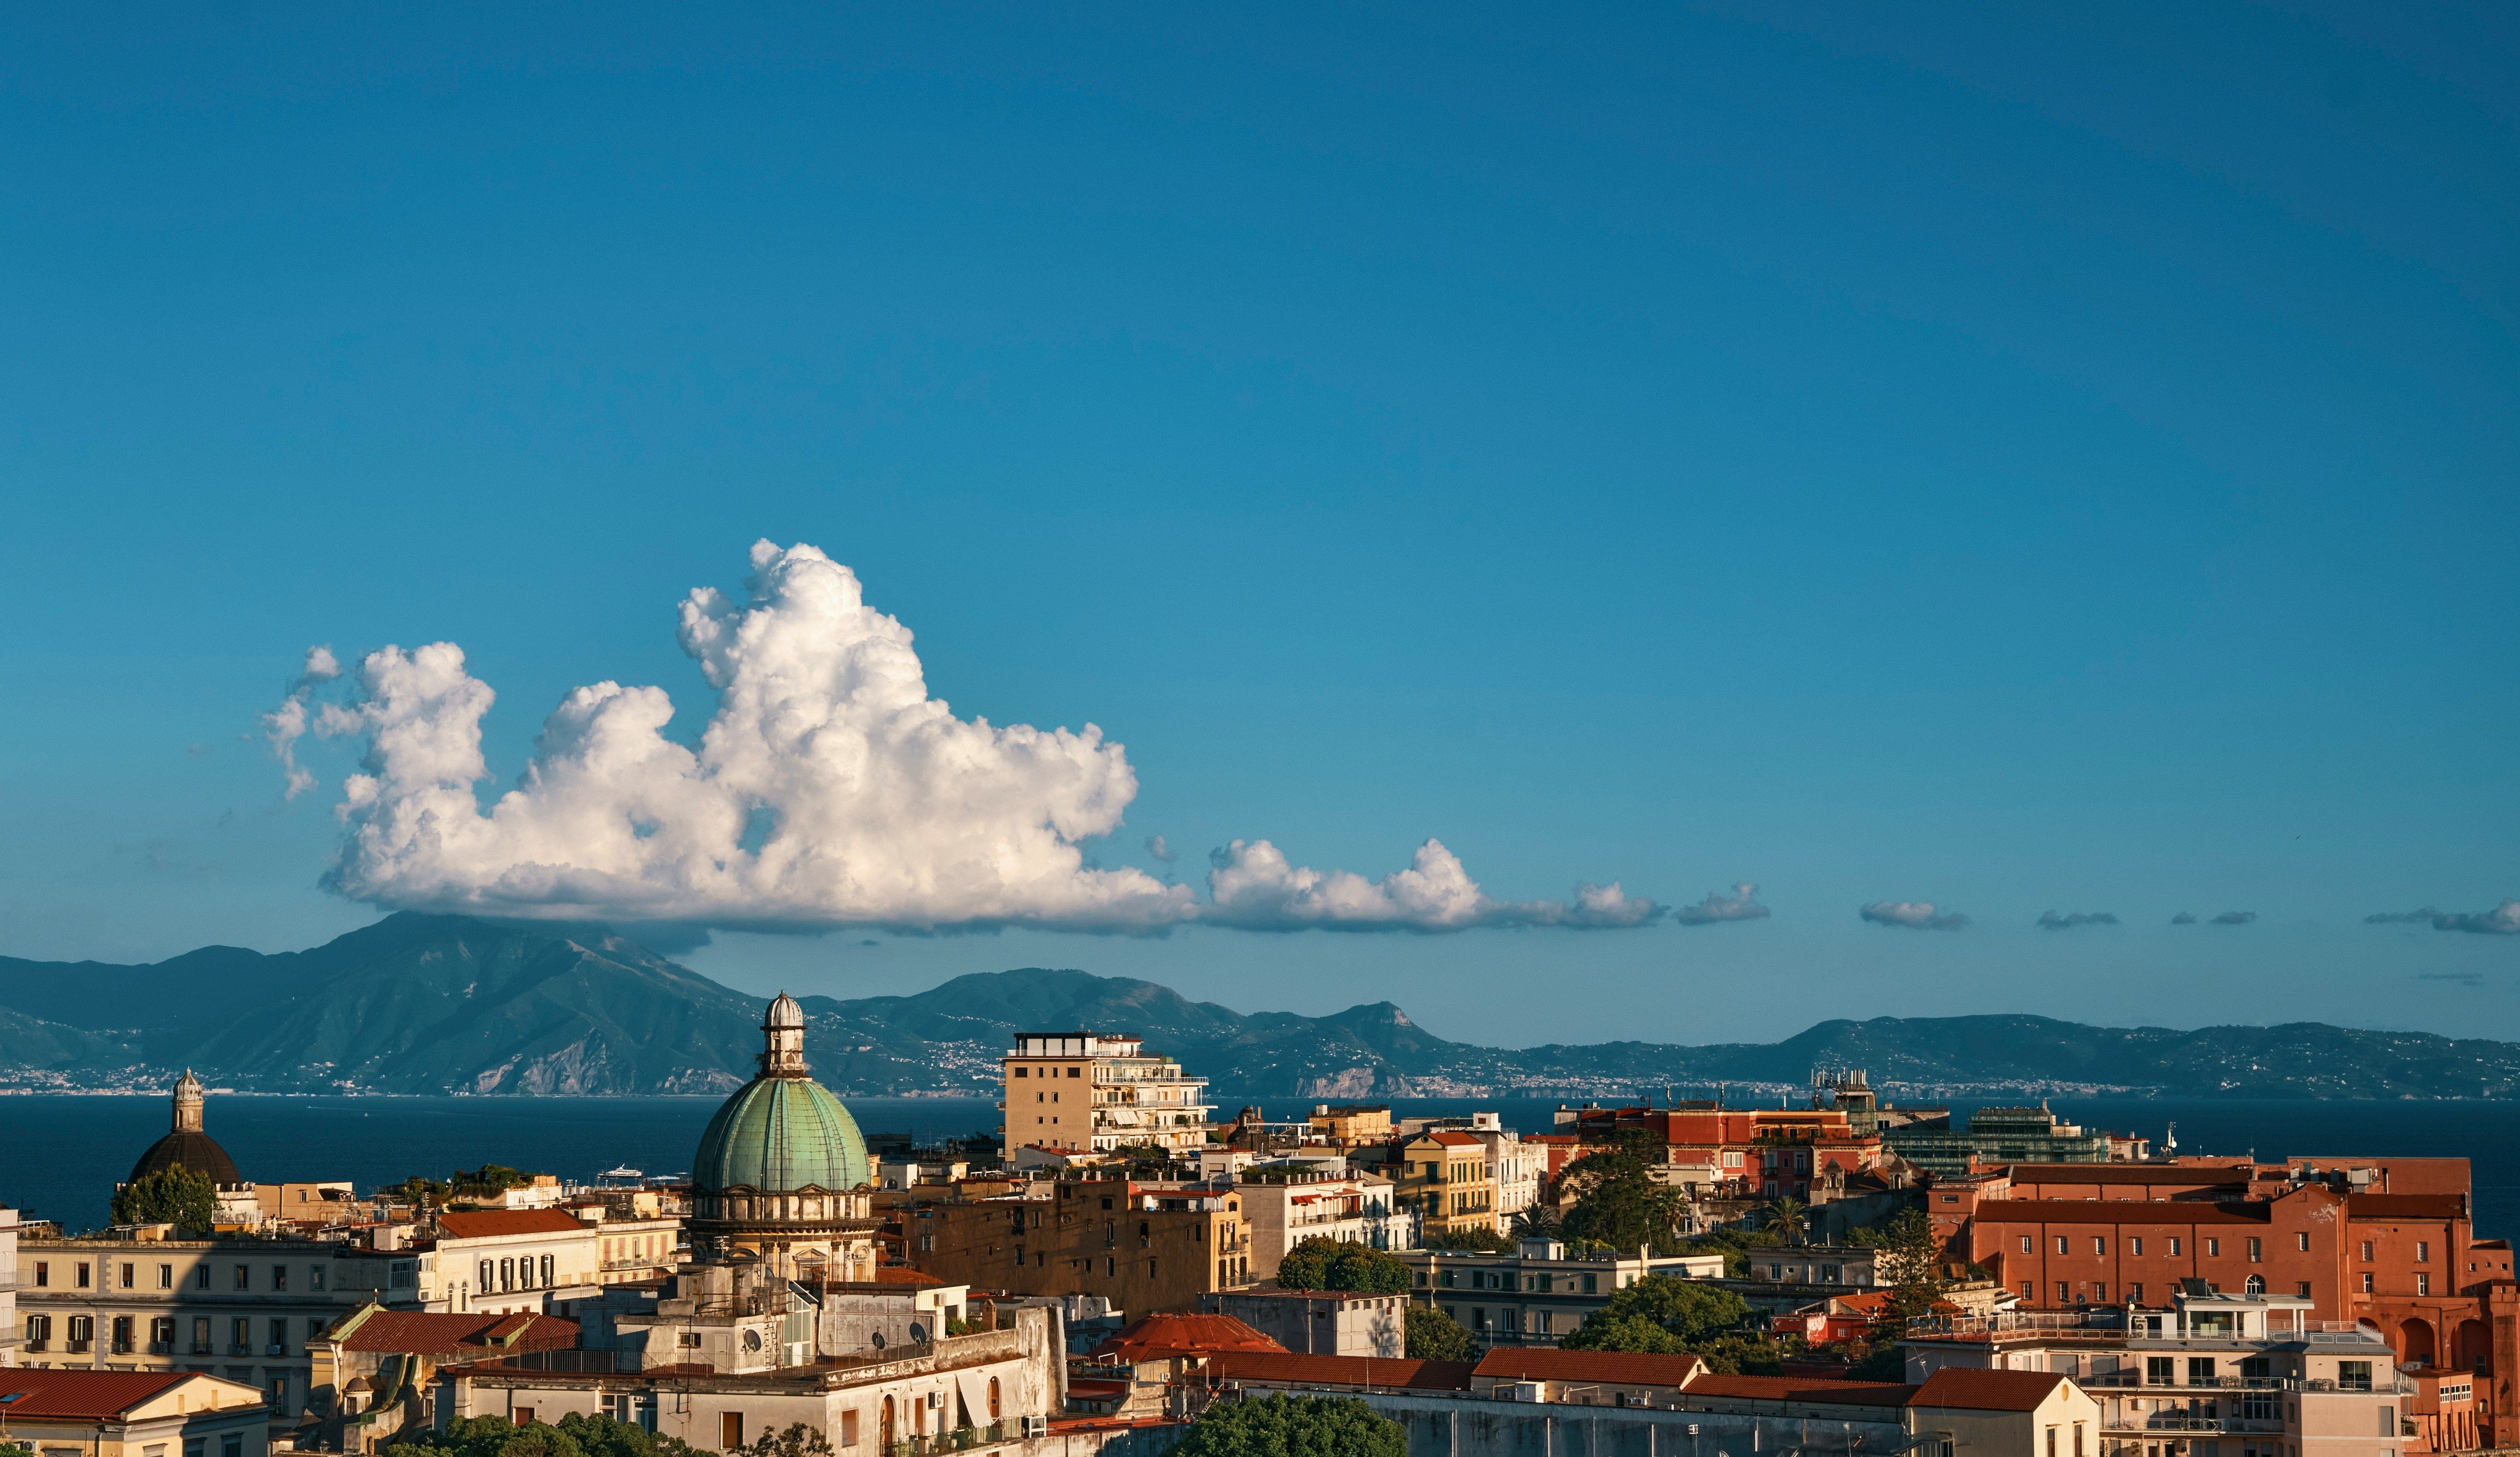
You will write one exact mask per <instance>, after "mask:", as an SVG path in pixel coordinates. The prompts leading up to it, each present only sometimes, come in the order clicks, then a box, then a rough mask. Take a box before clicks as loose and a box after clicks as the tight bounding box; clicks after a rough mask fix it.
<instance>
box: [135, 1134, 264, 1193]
mask: <svg viewBox="0 0 2520 1457" xmlns="http://www.w3.org/2000/svg"><path fill="white" fill-rule="evenodd" d="M176 1168H183V1169H189V1170H193V1171H194V1172H195V1173H206V1174H208V1175H209V1176H210V1182H211V1183H214V1184H217V1185H220V1186H221V1187H226V1186H228V1185H231V1184H241V1183H244V1182H245V1175H244V1174H242V1173H239V1172H237V1167H236V1160H234V1159H231V1158H229V1157H228V1151H227V1150H226V1149H223V1148H221V1147H219V1141H218V1140H217V1139H215V1138H212V1137H211V1136H210V1135H209V1134H207V1133H204V1132H202V1131H200V1130H199V1129H196V1128H178V1129H176V1130H175V1131H174V1132H172V1133H169V1134H167V1135H166V1136H165V1137H163V1138H160V1139H158V1141H157V1142H156V1143H153V1144H151V1145H149V1152H147V1153H145V1154H142V1155H141V1156H140V1162H139V1163H137V1164H134V1165H132V1166H131V1177H130V1178H129V1179H128V1180H126V1182H129V1183H135V1184H136V1183H138V1182H140V1180H141V1179H143V1178H145V1177H147V1176H148V1175H150V1174H153V1173H156V1172H157V1171H158V1170H161V1169H176Z"/></svg>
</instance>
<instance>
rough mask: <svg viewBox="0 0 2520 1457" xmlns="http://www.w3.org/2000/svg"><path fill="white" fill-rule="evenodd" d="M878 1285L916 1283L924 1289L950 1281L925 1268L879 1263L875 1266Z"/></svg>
mask: <svg viewBox="0 0 2520 1457" xmlns="http://www.w3.org/2000/svg"><path fill="white" fill-rule="evenodd" d="M875 1283H877V1285H915V1286H917V1287H919V1288H920V1289H922V1290H926V1289H928V1288H930V1287H932V1286H937V1285H944V1284H948V1283H950V1282H948V1281H944V1280H940V1279H938V1278H936V1277H935V1276H934V1275H931V1274H929V1273H927V1272H926V1271H925V1270H914V1269H912V1268H911V1267H910V1266H908V1265H906V1264H879V1265H877V1266H876V1267H875Z"/></svg>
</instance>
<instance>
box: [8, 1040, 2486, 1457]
mask: <svg viewBox="0 0 2520 1457" xmlns="http://www.w3.org/2000/svg"><path fill="white" fill-rule="evenodd" d="M806 1031H807V1028H806V1018H805V1015H804V1012H803V1010H802V1009H801V1008H800V1007H799V1006H798V1004H797V1003H796V1002H795V1001H794V1000H793V999H792V998H790V997H788V996H787V995H786V994H784V993H783V994H782V995H780V996H779V997H778V998H777V999H776V1000H775V1001H773V1002H772V1003H771V1004H770V1007H769V1009H768V1012H767V1014H766V1015H765V1017H764V1019H763V1022H762V1038H763V1041H762V1052H761V1055H760V1065H759V1073H758V1076H756V1077H755V1078H753V1079H752V1081H751V1082H748V1083H746V1084H744V1085H743V1086H742V1088H741V1089H740V1090H738V1091H737V1092H735V1093H734V1094H733V1095H732V1096H731V1097H729V1098H728V1099H727V1100H726V1102H725V1104H724V1105H723V1106H722V1107H721V1108H720V1109H719V1110H718V1112H717V1114H716V1116H715V1117H714V1118H713V1119H712V1120H711V1121H710V1123H709V1125H708V1126H707V1129H706V1131H705V1132H704V1134H703V1135H702V1137H701V1139H700V1143H699V1146H698V1148H697V1150H696V1152H695V1154H694V1157H693V1161H692V1167H691V1171H690V1173H689V1174H688V1175H687V1176H684V1177H681V1178H677V1179H674V1180H659V1179H651V1178H648V1177H646V1176H644V1175H642V1174H640V1173H639V1172H637V1171H636V1170H613V1171H612V1172H611V1173H610V1174H607V1175H604V1176H601V1177H597V1178H596V1179H595V1180H594V1181H593V1182H575V1181H567V1180H563V1179H562V1178H561V1177H559V1176H556V1175H554V1174H551V1173H542V1172H534V1171H530V1170H513V1169H506V1168H501V1167H499V1166H497V1165H496V1164H494V1163H492V1162H490V1159H491V1158H492V1157H495V1154H496V1150H485V1151H484V1161H483V1164H482V1167H480V1168H479V1169H476V1170H468V1171H465V1172H463V1173H460V1174H458V1175H456V1176H455V1177H453V1178H450V1179H444V1180H431V1179H425V1178H414V1179H411V1180H409V1181H406V1182H405V1183H403V1184H400V1185H395V1186H392V1187H388V1188H382V1189H366V1190H362V1189H357V1188H354V1187H352V1186H351V1185H350V1184H349V1183H348V1182H346V1181H338V1180H335V1181H325V1180H321V1179H316V1180H309V1181H299V1182H291V1181H286V1180H278V1181H275V1180H272V1179H268V1178H261V1177H252V1176H248V1170H241V1169H239V1168H238V1167H237V1165H236V1164H235V1162H234V1161H233V1160H232V1159H231V1158H230V1157H229V1155H228V1154H227V1152H226V1151H225V1150H224V1149H223V1148H222V1147H221V1146H220V1145H219V1143H218V1141H217V1140H216V1138H215V1137H214V1136H213V1135H212V1133H211V1130H210V1122H211V1120H210V1119H209V1116H208V1115H209V1112H210V1109H209V1106H208V1100H207V1099H206V1097H205V1096H204V1090H203V1086H202V1084H201V1083H200V1082H199V1081H198V1080H196V1079H194V1078H193V1077H192V1076H191V1075H190V1074H187V1075H186V1076H185V1078H184V1079H183V1080H182V1081H181V1082H178V1083H177V1084H176V1086H175V1088H174V1091H173V1115H172V1126H171V1128H170V1129H169V1131H168V1132H167V1133H166V1135H165V1136H164V1137H162V1138H160V1139H159V1140H158V1141H157V1142H156V1143H155V1144H153V1145H151V1146H150V1147H149V1148H147V1149H146V1150H143V1151H141V1152H140V1153H139V1156H138V1159H137V1162H136V1163H135V1164H134V1165H133V1167H132V1169H131V1171H130V1173H129V1175H128V1177H127V1178H126V1179H125V1180H123V1181H122V1182H121V1183H120V1184H118V1185H117V1186H116V1188H115V1191H114V1206H113V1215H112V1220H113V1222H112V1224H111V1226H110V1227H108V1228H106V1229H103V1230H98V1231H85V1232H73V1231H71V1230H68V1229H66V1228H64V1227H62V1226H61V1225H60V1224H58V1223H54V1222H47V1221H45V1220H44V1219H43V1218H42V1217H41V1215H42V1214H43V1213H44V1212H43V1211H40V1210H29V1211H24V1212H20V1211H17V1210H12V1209H6V1208H0V1448H10V1447H15V1448H17V1449H20V1450H22V1451H28V1452H34V1453H39V1454H42V1457H266V1454H268V1453H273V1452H309V1453H312V1452H322V1453H390V1454H392V1457H599V1454H601V1457H682V1454H686V1453H689V1452H691V1451H694V1450H697V1451H705V1452H712V1453H725V1454H743V1457H816V1454H823V1453H850V1454H853V1453H857V1452H874V1453H879V1454H881V1457H897V1454H914V1453H919V1454H923V1453H928V1452H939V1451H948V1450H953V1451H962V1450H979V1449H988V1450H1003V1451H1006V1452H1010V1453H1024V1454H1034V1453H1042V1454H1047V1453H1052V1452H1057V1453H1060V1454H1084V1453H1092V1452H1108V1453H1113V1454H1116V1457H1137V1454H1148V1457H1153V1454H1159V1453H1164V1452H1169V1451H1172V1450H1174V1449H1175V1448H1177V1447H1180V1448H1182V1449H1184V1450H1185V1451H1191V1452H1201V1453H1204V1452H1227V1451H1237V1450H1246V1449H1257V1447H1256V1446H1252V1445H1249V1444H1244V1445H1238V1442H1243V1441H1244V1438H1243V1437H1240V1436H1238V1435H1237V1434H1238V1433H1242V1432H1245V1431H1246V1429H1248V1430H1256V1428H1255V1427H1254V1426H1253V1424H1255V1423H1258V1422H1260V1421H1262V1417H1261V1416H1260V1415H1257V1414H1261V1413H1267V1414H1269V1415H1268V1416H1267V1417H1266V1420H1268V1421H1281V1420H1285V1418H1284V1417H1283V1414H1284V1413H1287V1412H1299V1413H1311V1414H1312V1417H1311V1418H1308V1419H1318V1420H1319V1421H1321V1422H1324V1423H1328V1424H1330V1426H1328V1427H1326V1428H1325V1429H1324V1430H1326V1431H1333V1430H1334V1431H1351V1430H1352V1431H1353V1432H1355V1433H1357V1434H1361V1435H1357V1436H1356V1437H1355V1438H1354V1440H1352V1441H1348V1440H1345V1439H1326V1440H1328V1445H1327V1446H1326V1447H1323V1448H1321V1449H1324V1450H1341V1451H1344V1450H1356V1451H1360V1452H1363V1451H1375V1452H1381V1451H1395V1452H1396V1451H1399V1450H1402V1449H1403V1446H1404V1445H1405V1450H1406V1451H1408V1452H1410V1453H1414V1454H1431V1453H1442V1454H1446V1457H1457V1454H1463V1453H1487V1452H1497V1453H1519V1452H1525V1451H1528V1452H1531V1453H1535V1454H1544V1457H1556V1454H1559V1453H1572V1454H1582V1457H1593V1454H1597V1453H1601V1454H1606V1453H1612V1452H1621V1453H1624V1452H1638V1453H1644V1454H1648V1457H1651V1454H1658V1453H1681V1452H1687V1453H1691V1454H1695V1457H1704V1454H1708V1453H1730V1454H1733V1457H1742V1454H1746V1453H1750V1452H1764V1451H1771V1450H1778V1449H1783V1450H1804V1449H1818V1448H1826V1449H1827V1450H1830V1451H1834V1452H1851V1451H1856V1450H1859V1449H1860V1450H1862V1451H1866V1452H1873V1453H1915V1452H1921V1453H1924V1454H1927V1457H1959V1454H1960V1453H1962V1452H1963V1451H1966V1452H1969V1453H1971V1454H1977V1457H1989V1454H2003V1457H2402V1454H2416V1453H2433V1452H2461V1451H2474V1450H2487V1449H2494V1448H2500V1447H2508V1446H2513V1445H2520V1393H2515V1390H2514V1375H2515V1373H2520V1281H2515V1279H2514V1272H2513V1270H2512V1265H2511V1248H2510V1246H2509V1244H2508V1243H2507V1242H2505V1241H2503V1240H2498V1239H2479V1238H2477V1236H2476V1232H2475V1229H2474V1226H2473V1222H2472V1218H2473V1214H2472V1206H2471V1187H2470V1171H2469V1168H2468V1164H2467V1161H2466V1160H2464V1159H2442V1158H2398V1157H2393V1156H2391V1155H2389V1154H2388V1153H2387V1152H2386V1151H2382V1150H2339V1151H2327V1150H2313V1151H2306V1152H2305V1153H2303V1154H2300V1155H2297V1156H2294V1157H2289V1158H2285V1159H2280V1160H2261V1159H2257V1158H2255V1157H2248V1158H2228V1157H2201V1156H2197V1155H2193V1154H2183V1153H2181V1152H2180V1151H2179V1150H2178V1149H2177V1147H2176V1146H2175V1143H2174V1142H2173V1141H2172V1140H2171V1139H2169V1138H2167V1137H2165V1138H2164V1139H2163V1140H2162V1141H2161V1142H2160V1143H2158V1144H2155V1143H2154V1142H2152V1141H2150V1140H2149V1139H2148V1138H2147V1137H2145V1136H2141V1135H2138V1134H2136V1133H2133V1132H2112V1131H2105V1130H2098V1129H2086V1128H2083V1127H2081V1126H2075V1125H2073V1124H2071V1123H2069V1122H2067V1121H2066V1120H2065V1119H2063V1118H2061V1117H2059V1116H2058V1115H2056V1114H2054V1113H2051V1112H2050V1111H2049V1110H2048V1109H2047V1108H2046V1107H2045V1106H2044V1105H2043V1106H2036V1107H2016V1108H1981V1109H1978V1110H1977V1111H1976V1112H1975V1113H1973V1114H1971V1115H1970V1116H1968V1117H1967V1118H1966V1119H1964V1120H1955V1118H1954V1117H1953V1116H1952V1114H1951V1113H1950V1111H1949V1110H1947V1109H1942V1108H1927V1107H1896V1106H1893V1105H1892V1104H1891V1103H1890V1102H1888V1101H1886V1100H1884V1099H1882V1098H1881V1097H1879V1096H1878V1095H1877V1094H1876V1092H1875V1090H1874V1089H1873V1088H1872V1087H1871V1086H1870V1085H1868V1082H1867V1079H1866V1076H1865V1074H1864V1072H1862V1071H1861V1070H1852V1069H1832V1070H1818V1071H1816V1072H1815V1074H1814V1076H1813V1079H1812V1083H1811V1087H1810V1091H1809V1095H1808V1097H1807V1098H1804V1099H1801V1100H1799V1101H1801V1102H1802V1103H1803V1106H1798V1107H1784V1106H1779V1107H1774V1108H1759V1107H1736V1106H1732V1105H1731V1104H1730V1103H1728V1102H1727V1101H1725V1100H1723V1099H1720V1098H1719V1099H1716V1100H1707V1101H1688V1100H1676V1099H1672V1098H1670V1097H1668V1096H1667V1095H1666V1096H1664V1097H1663V1098H1661V1099H1660V1100H1659V1101H1656V1100H1655V1099H1653V1098H1646V1099H1643V1100H1641V1101H1637V1102H1634V1103H1629V1104H1625V1105H1620V1106H1609V1105H1598V1104H1586V1105H1584V1106H1580V1107H1579V1106H1564V1107H1561V1108H1560V1109H1558V1111H1557V1112H1556V1114H1555V1115H1554V1119H1553V1124H1552V1126H1550V1127H1548V1128H1545V1129H1543V1128H1509V1127H1507V1126H1504V1124H1503V1122H1502V1121H1501V1119H1500V1118H1499V1117H1498V1116H1497V1115H1495V1114H1492V1113H1472V1114H1468V1115H1466V1116H1463V1117H1459V1118H1407V1117H1400V1118H1395V1117H1394V1116H1393V1113H1392V1110H1391V1109H1390V1108H1388V1107H1383V1106H1372V1105H1359V1104H1332V1103H1317V1104H1313V1105H1311V1106H1309V1107H1306V1108H1304V1109H1302V1110H1301V1111H1300V1112H1299V1113H1298V1114H1297V1116H1293V1117H1286V1118H1280V1119H1277V1120H1274V1121H1273V1120H1272V1119H1270V1118H1268V1117H1267V1116H1265V1115H1264V1112H1263V1110H1261V1109H1259V1108H1253V1107H1245V1108H1240V1109H1238V1110H1236V1111H1235V1112H1234V1113H1233V1115H1232V1116H1231V1117H1225V1116H1222V1115H1223V1114H1224V1110H1223V1109H1222V1108H1219V1107H1218V1106H1216V1105H1214V1104H1212V1103H1211V1102H1210V1101H1209V1094H1208V1084H1207V1080H1206V1079H1205V1078H1204V1077H1202V1076H1200V1074H1199V1073H1198V1071H1197V1070H1196V1069H1194V1068H1188V1067H1185V1066H1183V1065H1182V1063H1180V1062H1179V1061H1177V1060H1175V1059H1174V1058H1171V1057H1168V1056H1166V1055H1164V1054H1163V1053H1162V1052H1161V1051H1159V1050H1156V1049H1153V1048H1149V1047H1148V1046H1146V1045H1145V1043H1144V1042H1143V1041H1142V1039H1141V1038H1137V1037H1134V1036H1131V1035H1129V1034H1128V1033H1127V1032H1126V1030H1120V1029H1103V1030H1100V1031H1083V1030H1079V1031H1044V1032H1039V1033H1027V1034H1024V1035H1022V1036H1020V1037H1018V1038H1015V1039H1014V1043H1013V1045H1012V1046H1011V1047H1009V1048H1007V1049H1006V1051H1005V1054H1004V1056H1003V1058H1002V1060H1001V1083H1000V1087H1001V1101H1000V1103H999V1107H1000V1108H1001V1109H1002V1110H1003V1114H1004V1121H1003V1123H1002V1125H1001V1126H1000V1127H999V1129H998V1130H997V1132H996V1136H995V1137H994V1138H992V1137H989V1136H986V1135H974V1136H973V1137H970V1138H966V1139H961V1140H954V1141H951V1142H949V1143H947V1144H946V1145H944V1146H941V1147H933V1148H921V1147H914V1146H911V1144H910V1141H909V1140H907V1139H899V1140H889V1139H878V1140H877V1141H876V1142H875V1143H874V1145H873V1146H870V1141H869V1139H868V1138H867V1137H866V1136H865V1135H864V1134H863V1133H862V1132H861V1131H860V1129H859V1127H858V1126H857V1124H856V1122H855V1120H854V1119H853V1118H852V1117H851V1116H850V1114H849V1112H848V1110H847V1109H846V1108H845V1107H844V1106H843V1105H842V1104H841V1102H840V1100H839V1099H838V1098H836V1097H835V1096H833V1095H832V1093H831V1092H830V1091H829V1090H828V1089H826V1088H825V1087H824V1086H823V1085H822V1084H821V1083H820V1082H816V1081H815V1079H814V1077H813V1075H812V1071H811V1068H810V1067H809V1065H808V1062H807V1047H806ZM1786 1101H1795V1100H1786ZM294 1171H297V1172H317V1171H320V1170H294ZM251 1172H252V1173H254V1174H268V1173H270V1172H272V1170H252V1171H251ZM0 1193H5V1190H4V1189H0ZM5 1203H6V1201H5V1199H0V1204H5ZM1282 1398H1283V1399H1282ZM1305 1403H1310V1404H1305ZM1342 1422H1345V1423H1351V1424H1363V1425H1353V1426H1352V1427H1349V1428H1340V1427H1337V1425H1336V1424H1338V1423H1342ZM1376 1443H1384V1445H1376Z"/></svg>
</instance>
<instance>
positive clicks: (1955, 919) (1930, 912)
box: [1856, 901, 1969, 931]
mask: <svg viewBox="0 0 2520 1457" xmlns="http://www.w3.org/2000/svg"><path fill="white" fill-rule="evenodd" d="M1856 914H1858V915H1860V916H1862V917H1864V918H1865V919H1866V920H1868V921H1870V922H1872V923H1873V924H1874V925H1876V926H1902V927H1905V928H1907V929H1908V930H1911V931H1957V930H1958V929H1960V928H1961V927H1962V926H1965V925H1967V924H1968V923H1969V918H1968V917H1967V916H1964V915H1962V914H1960V913H1959V912H1958V911H1957V910H1944V909H1942V908H1941V907H1939V906H1937V905H1934V903H1933V902H1931V901H1875V902H1873V903H1872V904H1871V905H1867V906H1865V907H1864V908H1863V909H1861V910H1859V911H1857V912H1856Z"/></svg>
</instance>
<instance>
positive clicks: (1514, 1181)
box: [1470, 1113, 1549, 1233]
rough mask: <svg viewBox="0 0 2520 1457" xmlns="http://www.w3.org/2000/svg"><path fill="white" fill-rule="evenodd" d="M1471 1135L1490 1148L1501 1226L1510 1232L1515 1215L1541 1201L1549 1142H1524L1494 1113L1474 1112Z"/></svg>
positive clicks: (1499, 1224) (1547, 1164) (1499, 1225)
mask: <svg viewBox="0 0 2520 1457" xmlns="http://www.w3.org/2000/svg"><path fill="white" fill-rule="evenodd" d="M1470 1136H1471V1137H1473V1138H1476V1139H1477V1140H1478V1141H1479V1142H1480V1143H1481V1144H1483V1145H1485V1146H1486V1148H1487V1151H1488V1163H1489V1164H1490V1165H1491V1166H1492V1167H1493V1170H1494V1173H1495V1178H1496V1214H1497V1228H1499V1229H1500V1230H1504V1231H1507V1232H1508V1233H1509V1232H1511V1231H1512V1229H1513V1217H1514V1215H1516V1214H1520V1213H1522V1212H1523V1211H1524V1210H1527V1209H1529V1208H1531V1207H1532V1206H1533V1205H1535V1204H1538V1203H1539V1202H1540V1180H1541V1176H1542V1175H1543V1174H1545V1173H1546V1172H1547V1171H1548V1170H1549V1159H1548V1155H1547V1153H1546V1148H1545V1145H1542V1144H1537V1143H1531V1144H1526V1143H1524V1142H1523V1141H1522V1135H1521V1134H1520V1133H1517V1132H1515V1131H1514V1130H1513V1129H1511V1128H1508V1127H1507V1126H1505V1125H1504V1123H1503V1122H1502V1121H1501V1120H1499V1119H1498V1117H1497V1115H1495V1114H1493V1113H1473V1114H1471V1115H1470Z"/></svg>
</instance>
